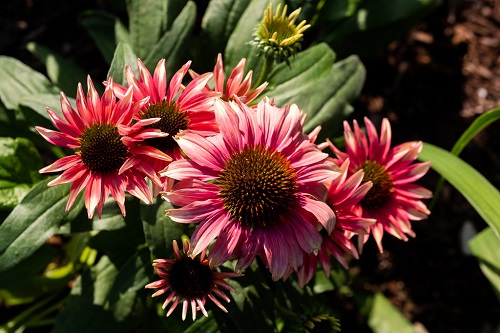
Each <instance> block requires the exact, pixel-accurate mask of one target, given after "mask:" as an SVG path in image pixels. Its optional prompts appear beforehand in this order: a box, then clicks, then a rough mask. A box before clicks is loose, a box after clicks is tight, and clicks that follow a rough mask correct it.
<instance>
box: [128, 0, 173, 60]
mask: <svg viewBox="0 0 500 333" xmlns="http://www.w3.org/2000/svg"><path fill="white" fill-rule="evenodd" d="M127 12H128V19H129V25H128V28H129V32H130V43H131V45H132V48H133V50H134V51H135V53H136V54H137V56H138V57H139V58H144V57H146V55H147V54H148V53H149V52H150V50H151V49H152V48H153V46H154V45H155V44H156V42H157V41H158V39H159V38H160V35H161V33H162V32H163V31H164V29H165V25H166V21H165V20H166V14H167V0H127Z"/></svg>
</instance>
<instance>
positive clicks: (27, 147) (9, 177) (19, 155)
mask: <svg viewBox="0 0 500 333" xmlns="http://www.w3.org/2000/svg"><path fill="white" fill-rule="evenodd" d="M42 167H43V164H42V159H41V157H40V155H39V154H38V151H37V149H36V148H35V146H34V145H33V144H32V143H31V141H29V140H28V139H25V138H16V139H12V138H0V210H11V209H13V208H14V207H15V206H17V204H19V202H21V200H22V198H24V196H25V195H26V194H27V193H28V192H29V191H30V189H31V187H32V186H33V184H35V183H37V182H39V181H40V180H42V178H43V177H42V176H41V175H40V174H39V173H38V170H39V169H41V168H42Z"/></svg>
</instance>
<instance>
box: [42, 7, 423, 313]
mask: <svg viewBox="0 0 500 333" xmlns="http://www.w3.org/2000/svg"><path fill="white" fill-rule="evenodd" d="M280 10H281V9H280V8H278V9H277V11H276V14H275V15H274V16H273V15H272V7H270V8H268V10H267V11H266V14H265V19H264V21H263V23H262V24H263V25H265V26H264V27H262V26H260V28H259V29H258V30H257V33H256V38H257V39H259V42H256V43H257V44H259V45H260V47H263V53H264V54H265V55H266V56H267V57H271V56H272V57H273V60H279V59H281V58H282V57H286V58H287V59H288V56H290V55H293V53H294V52H296V51H297V50H298V49H299V47H300V44H298V42H299V41H300V38H301V37H302V32H303V31H304V30H305V29H307V27H308V26H307V25H305V23H304V22H302V23H300V24H299V25H298V26H295V25H294V21H295V19H296V17H297V15H298V12H294V13H292V14H290V15H289V16H288V17H286V16H285V13H286V8H284V9H283V12H282V13H281V11H280ZM271 23H272V24H271ZM282 26H283V27H286V29H288V30H286V33H285V32H283V33H280V31H281V30H283V29H282V28H281V27H282ZM272 29H274V30H277V31H278V32H276V31H274V32H273V30H272ZM280 29H281V30H280ZM280 38H281V39H280ZM280 50H281V51H280ZM279 52H282V53H279ZM281 60H283V59H281ZM137 66H138V75H136V74H134V72H133V70H132V68H131V67H130V66H126V67H125V74H126V82H127V84H126V85H125V86H124V85H120V84H118V83H116V82H114V81H113V79H112V78H109V79H108V80H107V81H106V82H104V85H105V91H104V93H103V94H102V96H100V95H99V94H98V93H97V91H96V89H95V87H94V85H93V83H92V81H91V79H90V78H89V79H88V83H87V84H88V91H87V93H86V94H85V93H84V91H83V88H82V86H81V85H79V86H78V89H77V97H76V107H73V106H72V105H71V103H70V102H69V100H68V98H67V97H66V96H65V95H64V93H61V108H62V114H63V116H64V119H63V118H62V117H60V116H59V115H58V114H57V113H56V112H54V111H53V110H50V109H48V113H49V116H50V118H51V120H52V122H53V124H54V126H55V127H56V128H57V129H58V130H59V131H55V130H50V129H46V128H42V127H37V128H36V129H37V131H38V132H39V133H40V134H41V135H42V136H43V137H44V138H45V139H46V140H47V141H49V142H50V143H52V144H55V145H58V146H62V147H67V148H70V149H72V150H73V151H74V154H73V155H70V156H67V157H64V158H61V159H59V160H58V161H56V162H55V163H53V164H51V165H49V166H47V167H45V168H43V169H42V170H41V172H60V171H63V172H62V174H61V175H60V176H59V177H57V178H56V179H54V180H53V181H52V182H51V183H49V185H57V184H63V183H72V187H71V192H70V196H69V200H68V203H67V207H66V208H67V210H69V209H70V208H71V206H72V205H73V203H74V202H75V199H76V197H77V195H78V194H79V193H81V192H84V199H85V200H84V201H85V207H86V209H87V212H88V217H89V218H92V217H93V215H94V212H95V210H96V209H97V214H98V216H99V217H100V216H101V213H102V210H103V207H104V203H105V201H106V200H107V199H108V196H109V195H110V194H111V196H112V197H113V198H114V200H115V201H116V203H117V204H118V206H119V207H120V209H121V211H122V214H123V215H125V213H126V211H125V205H124V201H125V192H128V193H130V194H131V195H133V196H135V197H137V198H139V199H140V200H142V201H143V202H145V203H152V202H153V199H154V198H155V197H157V196H160V197H161V198H162V199H164V200H167V201H169V202H170V203H171V204H172V205H173V206H174V207H175V208H173V209H170V210H168V211H167V212H166V214H167V215H168V216H169V217H170V218H171V220H172V221H174V222H178V223H193V224H197V227H196V229H195V231H194V233H193V234H192V235H191V236H190V241H187V240H186V239H184V240H183V241H182V247H179V245H178V244H177V242H174V246H173V249H174V253H173V258H169V259H156V260H154V263H153V266H154V268H155V271H156V273H157V274H158V276H159V277H160V280H158V281H155V282H153V283H150V284H148V285H147V286H146V288H155V289H158V291H156V292H155V293H154V295H153V296H158V295H161V294H168V296H167V299H166V301H165V302H164V304H163V307H164V308H166V307H167V306H168V305H170V308H169V310H168V312H167V315H170V314H171V313H172V311H173V310H174V309H175V308H176V307H177V305H178V304H179V303H182V309H183V310H182V316H183V319H184V318H185V317H186V315H187V312H188V310H189V308H190V309H191V312H192V317H193V320H194V319H195V318H196V313H197V311H201V312H202V313H203V314H204V315H207V311H206V310H205V302H206V299H207V298H208V299H210V300H211V301H212V302H214V303H215V304H216V305H217V306H218V307H220V308H221V309H222V310H225V308H224V306H223V305H222V303H221V302H220V300H225V301H229V298H228V296H227V294H226V292H227V291H232V290H233V288H232V287H231V286H230V284H229V283H228V282H226V281H225V279H227V278H232V277H236V276H238V275H240V274H241V273H242V272H243V271H244V270H245V269H246V268H247V267H248V266H249V265H250V264H251V263H252V262H253V261H254V260H256V258H259V259H258V260H261V261H262V263H263V264H264V265H265V266H266V267H267V268H268V269H269V271H270V273H271V275H272V278H273V279H274V280H278V279H287V278H289V277H290V276H291V275H293V274H294V273H295V274H296V278H297V279H298V282H299V285H300V286H304V285H306V284H307V283H308V282H309V281H310V280H311V279H312V277H313V276H314V274H315V272H316V269H317V266H318V263H319V264H320V265H321V267H322V268H323V270H324V272H325V274H327V275H329V272H330V265H331V262H330V258H331V257H333V258H335V260H337V261H338V262H339V263H340V264H342V265H343V266H344V267H346V268H347V265H348V264H347V262H348V261H347V258H348V257H354V258H358V256H359V254H360V253H361V250H362V247H363V244H364V243H365V242H366V241H367V240H368V238H369V237H370V235H373V238H374V239H375V241H376V243H377V244H378V247H379V249H380V251H382V236H383V234H384V233H385V232H387V233H389V234H391V235H393V236H395V237H398V238H400V239H402V240H407V235H409V236H414V233H413V231H412V229H411V221H415V220H421V219H423V218H425V217H426V216H427V215H428V214H429V211H428V209H427V208H426V206H425V205H424V204H423V203H422V201H421V199H423V198H428V197H430V195H431V193H430V192H429V191H428V190H426V189H424V188H422V187H420V186H418V185H416V184H415V181H416V180H418V179H419V178H421V177H422V176H423V175H424V174H425V173H426V172H427V170H428V168H429V166H430V165H429V163H414V162H415V160H416V158H417V156H418V154H419V152H420V150H421V148H422V144H421V142H408V143H404V144H401V145H398V146H395V147H391V128H390V125H389V122H388V120H387V119H384V120H383V122H382V128H381V130H380V135H379V134H378V132H377V130H376V128H375V126H374V125H373V124H372V122H370V120H368V119H367V118H365V120H364V124H365V128H366V132H364V131H363V130H362V129H361V127H360V126H359V125H358V123H357V122H356V121H354V124H353V128H351V126H350V125H349V124H348V123H347V122H345V123H344V139H345V149H344V150H341V149H339V148H338V147H336V146H335V145H334V144H332V142H330V141H329V140H327V141H326V142H321V143H317V142H316V141H317V137H318V134H319V133H320V128H317V129H316V130H314V131H313V132H312V133H309V134H306V133H304V131H303V126H304V122H305V118H306V115H307V110H304V111H305V112H304V111H303V110H301V109H300V107H299V106H297V105H295V104H290V105H284V106H277V105H275V104H274V102H273V101H272V99H269V98H268V97H262V98H261V99H260V101H258V102H257V101H256V99H257V97H259V96H260V95H261V94H262V92H263V91H264V90H265V88H266V86H267V83H265V82H264V83H262V84H260V85H259V86H257V87H255V88H252V87H251V86H252V72H251V71H250V72H249V73H248V74H247V75H246V76H245V74H244V67H245V59H242V60H241V61H240V63H239V64H238V65H237V66H236V67H235V68H234V69H233V70H232V72H231V74H230V75H229V77H228V78H227V80H226V78H225V73H224V65H223V61H222V56H221V55H219V57H218V59H217V61H216V64H215V67H214V70H213V72H209V73H205V74H201V75H200V74H197V73H195V72H193V71H191V70H190V69H189V68H190V66H191V62H187V63H186V64H185V65H184V66H182V68H181V69H179V70H178V71H177V72H176V73H175V74H174V75H173V77H172V78H171V80H170V81H169V80H167V73H166V70H165V61H164V60H160V61H159V62H158V65H157V66H156V68H155V69H154V71H153V72H152V73H151V72H150V71H149V70H148V69H147V68H146V67H145V66H144V65H143V63H142V62H141V60H139V59H138V60H137ZM188 72H189V74H190V77H191V79H190V80H188V79H187V74H188ZM185 81H187V83H185V84H183V83H184V82H185ZM270 97H272V96H270ZM325 150H326V151H328V152H325ZM356 238H357V242H358V243H357V245H355V244H354V243H353V239H356ZM207 250H208V251H207ZM229 260H234V261H235V265H236V266H235V271H236V272H235V273H233V272H230V273H229V272H219V271H218V267H219V266H220V265H222V264H223V263H225V262H227V261H229Z"/></svg>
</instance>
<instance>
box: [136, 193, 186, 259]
mask: <svg viewBox="0 0 500 333" xmlns="http://www.w3.org/2000/svg"><path fill="white" fill-rule="evenodd" d="M170 208H172V205H171V204H170V203H168V202H166V201H165V200H161V199H160V198H157V199H156V203H155V204H153V205H145V204H142V203H141V220H142V228H143V230H144V236H145V238H146V242H147V243H148V247H149V249H150V250H151V253H153V255H154V256H155V257H156V258H170V256H171V255H172V253H173V248H172V241H173V240H174V239H175V240H177V241H178V242H179V241H180V240H181V236H182V235H183V234H184V225H183V224H181V223H177V222H174V221H172V219H170V217H168V216H165V210H167V209H170Z"/></svg>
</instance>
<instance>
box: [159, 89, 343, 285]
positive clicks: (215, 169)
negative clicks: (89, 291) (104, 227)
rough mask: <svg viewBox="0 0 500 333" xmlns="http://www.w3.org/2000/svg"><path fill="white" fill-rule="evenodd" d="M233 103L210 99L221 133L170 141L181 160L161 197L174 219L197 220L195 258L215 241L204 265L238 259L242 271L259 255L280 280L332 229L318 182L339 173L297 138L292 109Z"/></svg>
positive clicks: (298, 125)
mask: <svg viewBox="0 0 500 333" xmlns="http://www.w3.org/2000/svg"><path fill="white" fill-rule="evenodd" d="M235 100H236V101H235V102H229V103H227V102H224V101H222V100H217V101H216V102H215V114H216V117H217V121H218V123H219V127H220V134H217V135H215V136H212V137H206V138H204V137H201V136H200V135H198V134H196V133H193V132H191V131H185V132H182V133H181V135H179V136H177V137H176V141H177V143H178V144H179V146H180V147H181V149H182V150H183V152H184V153H185V154H186V155H187V159H186V160H181V161H174V162H172V163H171V164H170V165H169V168H168V169H167V171H166V173H165V174H166V175H167V176H169V177H172V178H174V179H177V180H179V182H178V183H177V184H175V185H174V186H173V188H172V190H171V191H170V192H167V194H166V195H165V199H167V200H168V201H170V202H171V203H172V204H173V205H174V206H178V207H181V208H177V209H172V210H169V211H168V212H167V213H168V215H169V216H170V217H171V218H172V220H174V221H176V222H180V223H200V224H199V225H198V227H197V228H196V230H195V232H194V233H193V235H192V238H191V241H192V244H193V248H192V250H191V251H192V254H193V255H196V254H197V253H200V252H201V251H203V250H204V249H206V248H207V247H208V246H209V244H210V243H211V242H212V241H213V240H214V239H215V243H214V244H213V246H212V248H211V251H210V254H209V258H210V260H212V261H214V262H215V263H217V264H219V263H222V262H224V261H226V260H228V259H231V258H239V260H238V263H237V265H236V269H237V270H241V269H244V268H246V267H248V266H249V265H250V264H251V263H252V261H253V260H254V259H255V257H256V256H257V255H259V256H260V257H261V258H262V259H263V261H264V263H265V264H267V265H268V266H269V269H270V271H271V273H272V275H273V278H274V279H279V278H281V277H283V275H284V274H285V273H286V272H287V269H288V267H293V268H294V269H298V267H299V266H300V265H301V264H302V258H303V256H304V253H311V252H313V251H316V250H318V249H319V248H320V246H321V241H322V238H321V234H320V232H319V230H320V229H321V228H325V229H326V230H327V231H328V232H331V231H332V230H333V227H334V225H335V215H334V213H333V211H332V209H331V208H330V207H328V205H327V204H326V203H325V202H324V199H325V197H326V194H327V188H326V186H325V185H324V182H325V181H327V180H330V179H333V178H334V177H335V176H337V174H338V173H337V172H335V171H333V163H331V162H328V161H327V156H328V155H327V154H325V153H322V152H321V151H320V150H319V149H318V147H317V146H316V145H315V144H314V143H312V142H310V140H309V137H308V136H307V135H305V134H304V133H303V124H304V114H303V113H302V111H300V110H299V108H298V107H297V106H296V105H288V106H286V107H284V108H277V107H275V106H273V105H271V104H269V102H268V101H267V99H264V100H263V101H261V102H260V103H259V104H258V105H257V107H256V108H255V109H253V108H250V107H248V106H247V105H245V104H243V103H241V102H240V101H239V100H238V99H237V98H236V99H235Z"/></svg>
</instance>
